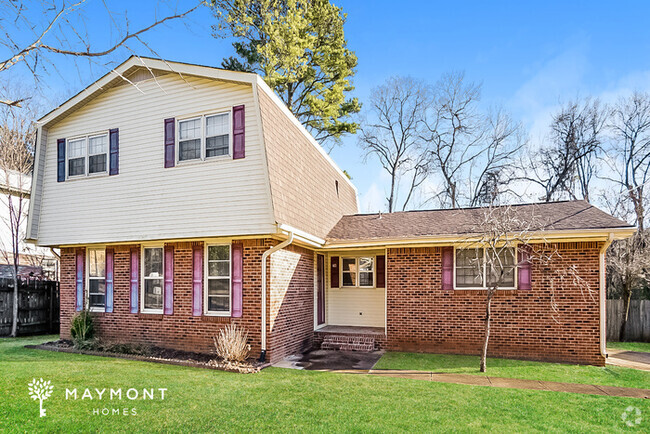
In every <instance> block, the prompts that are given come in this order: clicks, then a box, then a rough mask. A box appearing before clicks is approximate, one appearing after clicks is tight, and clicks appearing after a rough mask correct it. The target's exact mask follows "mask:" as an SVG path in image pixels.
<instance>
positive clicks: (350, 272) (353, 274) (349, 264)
mask: <svg viewBox="0 0 650 434" xmlns="http://www.w3.org/2000/svg"><path fill="white" fill-rule="evenodd" d="M342 274H343V286H357V260H356V258H343V268H342Z"/></svg>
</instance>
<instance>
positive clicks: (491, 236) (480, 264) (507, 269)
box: [456, 206, 593, 372]
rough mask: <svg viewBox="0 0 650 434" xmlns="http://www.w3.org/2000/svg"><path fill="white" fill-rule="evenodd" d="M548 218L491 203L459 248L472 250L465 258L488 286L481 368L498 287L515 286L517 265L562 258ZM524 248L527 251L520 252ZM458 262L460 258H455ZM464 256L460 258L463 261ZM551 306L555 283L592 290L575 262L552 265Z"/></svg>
mask: <svg viewBox="0 0 650 434" xmlns="http://www.w3.org/2000/svg"><path fill="white" fill-rule="evenodd" d="M545 226H546V224H545V222H544V221H543V220H542V219H541V218H540V217H539V216H537V215H536V214H535V213H534V212H525V213H523V212H520V211H518V208H516V207H511V206H499V207H494V206H489V207H486V208H484V211H483V213H482V214H481V217H480V218H479V220H478V221H477V222H476V225H475V227H474V230H472V234H471V235H469V236H468V238H467V240H466V241H465V243H464V245H463V247H461V249H460V250H457V252H460V254H461V255H462V254H464V253H465V252H472V251H474V252H476V253H470V254H469V255H468V257H466V258H465V259H464V262H465V263H466V264H467V263H469V264H473V266H474V267H475V268H476V272H477V277H479V278H480V279H481V281H482V284H483V286H485V288H486V298H485V317H484V320H483V321H484V338H483V348H482V351H481V362H480V371H481V372H486V370H487V352H488V345H489V340H490V332H491V320H492V301H493V299H494V296H495V294H496V292H497V290H498V289H499V288H503V287H513V286H514V284H515V282H516V279H515V273H516V272H517V267H518V266H523V265H526V264H529V265H532V264H537V265H548V264H550V263H551V262H553V261H556V260H557V259H560V258H561V255H560V253H559V251H558V249H557V247H556V246H555V245H553V244H552V243H549V242H547V240H546V239H545V238H544V235H543V230H544V227H545ZM519 252H525V255H519ZM456 260H457V263H458V261H459V258H456ZM462 261H463V260H461V262H462ZM550 273H552V276H551V278H550V281H551V298H550V307H551V309H552V311H553V312H554V315H555V314H558V313H559V309H558V308H557V306H556V303H555V287H556V286H559V285H561V286H566V285H573V286H575V287H580V288H581V290H582V291H583V294H585V295H586V294H589V295H590V296H591V297H592V298H593V293H592V291H591V288H589V285H588V284H587V282H586V281H585V280H584V279H583V278H582V277H581V276H580V275H579V274H578V270H577V268H576V267H575V266H574V265H568V266H566V267H560V266H555V267H553V268H552V271H550Z"/></svg>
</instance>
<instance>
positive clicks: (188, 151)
mask: <svg viewBox="0 0 650 434" xmlns="http://www.w3.org/2000/svg"><path fill="white" fill-rule="evenodd" d="M199 158H201V118H197V119H189V120H186V121H179V122H178V161H186V160H196V159H199Z"/></svg>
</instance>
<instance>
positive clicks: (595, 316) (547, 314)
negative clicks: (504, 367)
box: [386, 242, 605, 366]
mask: <svg viewBox="0 0 650 434" xmlns="http://www.w3.org/2000/svg"><path fill="white" fill-rule="evenodd" d="M600 247H601V244H600V243H595V242H593V243H563V244H558V245H557V248H558V252H559V254H560V256H561V258H559V259H555V260H554V261H553V264H552V265H550V266H541V265H535V264H533V266H532V270H531V271H532V290H529V291H518V290H511V291H499V292H498V293H497V295H496V296H495V298H494V299H493V302H492V331H491V335H490V343H489V351H488V354H489V355H490V356H493V357H507V358H517V359H531V360H545V361H558V362H573V363H583V364H594V365H601V366H602V365H604V362H605V361H604V358H603V357H602V356H601V355H600V350H599V303H598V288H599V285H598V283H599V281H598V279H599V274H598V270H599V249H600ZM386 259H387V349H389V350H397V351H418V352H432V353H454V354H480V351H481V348H482V340H483V336H484V322H483V318H484V317H485V295H486V294H485V291H476V290H442V289H441V273H440V269H441V250H440V248H438V247H435V248H399V249H388V252H387V258H386ZM572 265H575V266H576V267H577V269H578V273H579V275H580V276H581V277H582V278H583V279H585V280H586V282H587V283H588V284H589V288H590V290H589V291H584V290H581V289H579V288H576V287H574V286H573V285H571V284H570V282H562V281H559V279H557V278H556V279H555V280H553V276H555V275H556V274H555V273H554V268H559V267H562V268H566V267H567V266H572ZM553 286H554V287H555V290H554V291H552V290H551V287H553ZM553 300H554V301H555V303H556V305H557V309H556V310H554V308H553Z"/></svg>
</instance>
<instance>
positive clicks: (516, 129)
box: [467, 110, 525, 206]
mask: <svg viewBox="0 0 650 434" xmlns="http://www.w3.org/2000/svg"><path fill="white" fill-rule="evenodd" d="M484 136H485V139H484V143H483V149H482V155H481V156H480V158H476V159H474V160H473V161H472V163H471V164H470V171H469V174H468V175H469V176H468V177H467V180H468V182H467V184H468V198H467V199H468V201H467V203H468V204H469V206H479V205H494V204H497V202H498V200H499V198H500V197H501V196H502V195H503V194H504V193H505V192H506V191H507V190H508V185H509V183H510V181H511V180H512V179H513V178H514V172H513V166H514V162H515V160H516V157H517V155H518V154H519V152H520V151H521V149H522V147H523V146H524V143H525V138H524V130H523V127H522V126H521V123H518V122H514V121H513V120H512V119H511V118H510V116H509V115H508V114H507V113H505V112H504V111H502V110H497V111H495V112H493V113H491V114H490V115H488V116H487V118H486V120H485V134H484Z"/></svg>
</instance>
